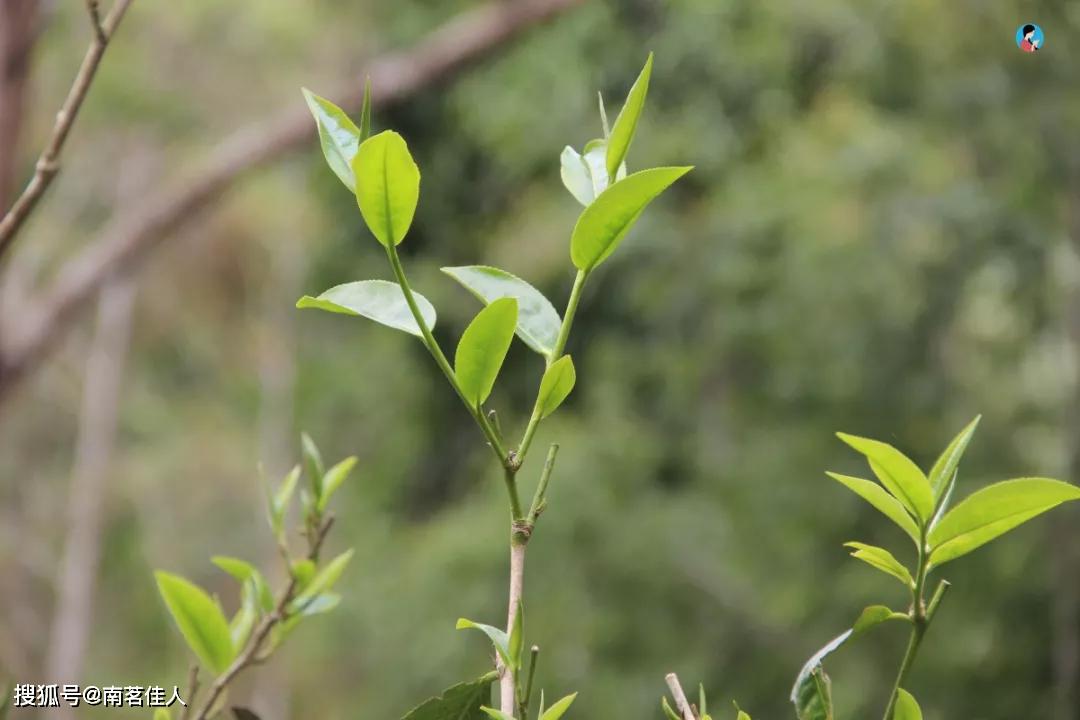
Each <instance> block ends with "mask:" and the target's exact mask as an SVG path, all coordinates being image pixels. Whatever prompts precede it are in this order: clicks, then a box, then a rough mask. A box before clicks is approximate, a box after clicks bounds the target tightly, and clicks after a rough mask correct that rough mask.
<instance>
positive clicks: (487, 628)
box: [456, 618, 511, 665]
mask: <svg viewBox="0 0 1080 720" xmlns="http://www.w3.org/2000/svg"><path fill="white" fill-rule="evenodd" d="M456 627H457V629H458V630H464V629H467V628H472V629H474V630H479V631H480V632H482V633H484V634H485V635H487V636H488V638H489V639H490V640H491V644H492V645H494V646H495V651H496V652H498V653H499V656H500V657H501V658H502V660H503V662H504V663H506V664H507V665H510V664H511V663H510V638H509V636H507V634H506V631H505V630H500V629H499V628H497V627H493V626H491V625H484V624H483V623H478V622H473V621H472V620H469V619H466V618H458V621H457V626H456Z"/></svg>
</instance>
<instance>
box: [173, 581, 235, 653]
mask: <svg viewBox="0 0 1080 720" xmlns="http://www.w3.org/2000/svg"><path fill="white" fill-rule="evenodd" d="M154 577H155V578H156V579H157V586H158V592H159V593H161V597H162V599H163V600H164V601H165V606H166V607H167V608H168V609H169V613H170V614H171V615H172V617H173V621H174V622H175V623H176V626H177V628H179V630H180V634H181V635H183V636H184V640H186V641H187V644H188V647H190V648H191V650H192V652H194V653H195V655H196V657H198V658H199V660H200V661H201V662H202V663H203V664H204V665H205V666H206V667H207V668H209V669H210V670H213V671H214V672H215V673H217V674H221V673H222V672H224V670H225V668H227V667H228V666H229V663H231V662H232V660H233V656H234V653H233V644H232V639H231V637H230V634H229V623H228V621H227V620H226V619H225V615H224V613H222V611H221V606H219V605H218V604H217V602H216V601H214V599H213V598H211V597H210V596H209V595H207V594H206V592H205V591H204V590H203V589H202V588H200V587H199V586H198V585H195V584H193V583H191V582H189V581H187V580H185V579H184V578H182V577H180V576H178V575H172V574H170V573H167V572H162V571H160V570H159V571H158V572H156V573H154Z"/></svg>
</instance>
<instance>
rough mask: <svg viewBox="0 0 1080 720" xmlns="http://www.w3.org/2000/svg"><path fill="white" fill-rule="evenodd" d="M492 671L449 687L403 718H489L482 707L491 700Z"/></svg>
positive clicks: (412, 719)
mask: <svg viewBox="0 0 1080 720" xmlns="http://www.w3.org/2000/svg"><path fill="white" fill-rule="evenodd" d="M494 678H495V674H494V673H491V674H489V675H485V676H484V677H482V678H479V679H477V680H473V681H471V682H463V683H458V684H457V685H454V686H453V687H450V688H447V689H446V690H444V691H443V694H442V695H440V696H439V697H433V698H429V699H428V700H425V701H424V702H422V703H421V704H419V705H417V706H416V707H415V708H413V709H412V710H410V711H409V712H408V713H407V714H406V715H405V717H404V718H403V719H402V720H487V715H485V714H484V712H483V710H481V708H482V707H483V705H484V704H485V703H488V702H491V682H492V680H494Z"/></svg>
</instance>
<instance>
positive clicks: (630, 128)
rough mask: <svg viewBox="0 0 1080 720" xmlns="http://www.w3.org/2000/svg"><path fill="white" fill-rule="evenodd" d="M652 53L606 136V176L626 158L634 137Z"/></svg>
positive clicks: (611, 173)
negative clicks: (609, 133)
mask: <svg viewBox="0 0 1080 720" xmlns="http://www.w3.org/2000/svg"><path fill="white" fill-rule="evenodd" d="M652 65H653V54H652V53H649V57H648V59H647V60H646V61H645V67H643V68H642V69H641V74H639V75H638V78H637V80H635V81H634V85H633V87H631V88H630V92H629V93H628V94H627V96H626V102H625V103H624V104H623V108H622V110H620V111H619V117H617V118H615V125H614V126H613V127H612V128H611V137H610V138H608V147H607V172H608V176H609V177H610V176H613V175H615V171H616V170H617V169H618V167H619V166H620V165H621V164H622V162H623V160H625V159H626V152H627V151H628V150H629V149H630V143H631V142H632V141H633V139H634V131H635V130H636V129H637V124H638V119H639V118H640V117H641V111H642V109H643V108H644V107H645V96H646V95H647V94H648V92H649V78H650V76H651V75H652Z"/></svg>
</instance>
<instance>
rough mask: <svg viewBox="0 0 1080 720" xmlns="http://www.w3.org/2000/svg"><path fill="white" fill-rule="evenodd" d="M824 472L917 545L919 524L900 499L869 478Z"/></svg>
mask: <svg viewBox="0 0 1080 720" xmlns="http://www.w3.org/2000/svg"><path fill="white" fill-rule="evenodd" d="M825 474H826V475H828V476H829V477H831V478H832V479H833V480H836V481H837V482H838V483H840V484H841V485H843V486H845V487H846V488H848V489H849V490H851V491H852V492H853V493H855V494H856V495H858V496H859V497H861V498H862V499H863V500H865V501H866V502H868V503H870V504H871V505H873V506H874V507H875V508H876V509H877V510H878V511H879V512H881V513H882V514H883V515H885V517H887V518H889V519H890V520H892V521H893V522H894V523H896V524H897V525H899V526H900V528H901V529H902V530H903V531H904V532H905V533H907V534H908V537H910V538H911V539H912V541H913V542H914V543H915V546H916V547H918V545H919V526H918V525H916V524H915V521H914V520H913V519H912V517H911V515H910V514H908V511H907V510H906V509H905V508H904V506H903V505H901V504H900V501H899V500H897V499H896V498H895V497H893V496H892V495H890V494H889V493H887V492H885V490H884V489H883V488H882V487H881V486H880V485H878V484H877V483H875V482H871V481H869V480H863V479H862V478H857V477H851V476H850V475H840V474H838V473H834V472H826V473H825Z"/></svg>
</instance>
